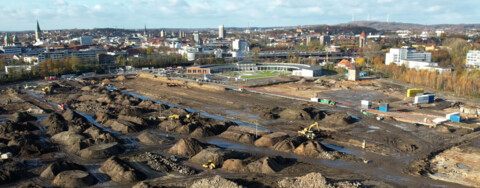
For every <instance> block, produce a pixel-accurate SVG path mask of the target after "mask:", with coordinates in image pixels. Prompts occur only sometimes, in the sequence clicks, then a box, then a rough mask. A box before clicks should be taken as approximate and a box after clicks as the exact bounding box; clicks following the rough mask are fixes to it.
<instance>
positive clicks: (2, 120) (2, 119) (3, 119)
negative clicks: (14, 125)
mask: <svg viewBox="0 0 480 188" xmlns="http://www.w3.org/2000/svg"><path fill="white" fill-rule="evenodd" d="M7 121H9V120H8V119H5V118H0V122H7Z"/></svg>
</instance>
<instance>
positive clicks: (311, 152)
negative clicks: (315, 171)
mask: <svg viewBox="0 0 480 188" xmlns="http://www.w3.org/2000/svg"><path fill="white" fill-rule="evenodd" d="M329 151H331V150H330V149H328V148H326V147H325V146H323V145H322V144H320V143H319V142H317V141H312V140H308V141H306V142H303V143H301V144H300V145H299V146H298V147H297V148H295V150H293V153H296V154H299V155H304V156H308V157H312V158H323V157H322V156H325V154H326V152H329Z"/></svg>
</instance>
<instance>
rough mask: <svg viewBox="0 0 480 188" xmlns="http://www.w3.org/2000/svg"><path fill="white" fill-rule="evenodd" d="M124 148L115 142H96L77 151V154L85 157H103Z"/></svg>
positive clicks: (120, 151)
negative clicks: (96, 143)
mask: <svg viewBox="0 0 480 188" xmlns="http://www.w3.org/2000/svg"><path fill="white" fill-rule="evenodd" d="M123 150H124V148H123V147H122V145H120V144H118V143H117V142H112V143H108V144H98V145H94V146H90V147H88V148H85V149H82V150H80V151H79V155H80V157H82V158H85V159H105V158H108V157H110V156H112V155H118V154H120V153H122V152H123Z"/></svg>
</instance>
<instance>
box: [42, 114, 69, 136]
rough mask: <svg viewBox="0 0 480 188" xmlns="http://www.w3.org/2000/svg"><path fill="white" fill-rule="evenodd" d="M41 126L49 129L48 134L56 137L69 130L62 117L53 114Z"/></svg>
mask: <svg viewBox="0 0 480 188" xmlns="http://www.w3.org/2000/svg"><path fill="white" fill-rule="evenodd" d="M40 125H42V126H44V127H48V131H47V134H49V135H54V134H57V133H60V132H63V131H67V130H68V125H67V122H66V121H65V119H64V118H63V116H62V115H60V114H57V113H53V114H50V115H48V117H47V118H45V119H44V120H42V121H41V122H40Z"/></svg>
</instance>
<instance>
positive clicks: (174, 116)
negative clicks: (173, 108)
mask: <svg viewBox="0 0 480 188" xmlns="http://www.w3.org/2000/svg"><path fill="white" fill-rule="evenodd" d="M168 118H169V119H180V116H179V115H178V114H173V115H171V116H168Z"/></svg>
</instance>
